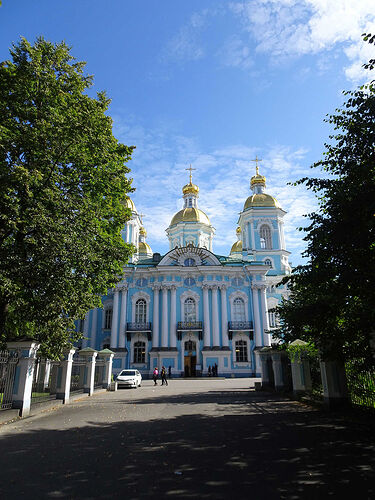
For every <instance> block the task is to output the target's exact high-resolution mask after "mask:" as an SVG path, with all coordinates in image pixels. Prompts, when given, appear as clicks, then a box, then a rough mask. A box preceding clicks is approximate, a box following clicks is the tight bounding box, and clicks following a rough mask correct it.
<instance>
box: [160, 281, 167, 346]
mask: <svg viewBox="0 0 375 500" xmlns="http://www.w3.org/2000/svg"><path fill="white" fill-rule="evenodd" d="M162 293H163V313H162V318H161V347H168V288H167V287H163V288H162Z"/></svg>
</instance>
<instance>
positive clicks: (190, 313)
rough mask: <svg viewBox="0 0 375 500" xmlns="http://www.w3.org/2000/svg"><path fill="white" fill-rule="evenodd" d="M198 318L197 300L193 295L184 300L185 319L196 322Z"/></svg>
mask: <svg viewBox="0 0 375 500" xmlns="http://www.w3.org/2000/svg"><path fill="white" fill-rule="evenodd" d="M196 320H197V316H196V308H195V300H194V299H193V298H191V297H188V298H187V299H186V300H185V302H184V321H185V322H194V321H196Z"/></svg>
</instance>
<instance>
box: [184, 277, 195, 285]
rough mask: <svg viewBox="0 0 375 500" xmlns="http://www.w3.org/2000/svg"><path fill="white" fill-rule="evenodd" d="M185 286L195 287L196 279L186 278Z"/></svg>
mask: <svg viewBox="0 0 375 500" xmlns="http://www.w3.org/2000/svg"><path fill="white" fill-rule="evenodd" d="M184 284H185V285H186V286H193V285H195V279H194V278H186V279H184Z"/></svg>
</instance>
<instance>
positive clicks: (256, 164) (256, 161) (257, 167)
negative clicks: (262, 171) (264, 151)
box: [251, 155, 263, 175]
mask: <svg viewBox="0 0 375 500" xmlns="http://www.w3.org/2000/svg"><path fill="white" fill-rule="evenodd" d="M251 161H255V170H256V175H259V166H258V161H263V160H262V159H261V158H258V155H256V157H255V160H251Z"/></svg>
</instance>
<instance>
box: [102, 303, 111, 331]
mask: <svg viewBox="0 0 375 500" xmlns="http://www.w3.org/2000/svg"><path fill="white" fill-rule="evenodd" d="M104 328H105V330H110V329H111V328H112V308H111V307H107V309H105V311H104Z"/></svg>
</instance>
